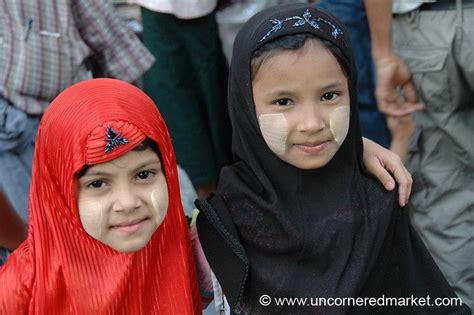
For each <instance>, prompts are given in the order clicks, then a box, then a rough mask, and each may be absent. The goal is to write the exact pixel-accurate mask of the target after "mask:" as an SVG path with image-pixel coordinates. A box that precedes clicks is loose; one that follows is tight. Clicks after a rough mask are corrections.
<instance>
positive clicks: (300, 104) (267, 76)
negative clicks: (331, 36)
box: [252, 39, 350, 169]
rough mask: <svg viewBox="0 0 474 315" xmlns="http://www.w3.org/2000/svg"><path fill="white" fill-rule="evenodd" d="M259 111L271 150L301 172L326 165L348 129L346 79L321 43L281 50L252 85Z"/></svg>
mask: <svg viewBox="0 0 474 315" xmlns="http://www.w3.org/2000/svg"><path fill="white" fill-rule="evenodd" d="M252 85H253V98H254V103H255V111H256V114H257V118H258V121H259V125H260V130H261V132H262V135H263V137H264V139H265V142H266V143H267V145H268V147H269V148H270V149H271V150H272V151H273V152H274V153H275V154H276V155H277V156H278V157H279V158H280V159H282V160H283V161H285V162H287V163H289V164H291V165H293V166H295V167H298V168H300V169H315V168H320V167H323V166H324V165H326V164H327V163H328V162H329V161H330V160H331V159H332V158H333V156H334V155H335V154H336V152H337V150H338V149H339V147H340V146H341V144H342V142H343V141H344V139H345V138H346V136H347V132H348V129H349V113H350V97H349V88H348V82H347V78H346V76H345V74H344V72H343V71H342V69H341V66H340V65H339V63H338V61H337V59H336V57H335V56H334V55H333V54H332V53H331V52H330V51H329V50H328V49H327V48H326V47H325V46H324V44H323V43H321V42H320V41H317V40H311V39H310V40H307V41H306V43H305V45H304V46H303V47H302V48H300V49H298V50H294V51H289V50H283V51H281V52H278V53H276V54H275V55H273V56H270V57H268V58H267V59H266V60H264V61H263V63H262V64H261V65H260V68H259V69H258V71H257V73H256V74H255V75H254V79H253V81H252Z"/></svg>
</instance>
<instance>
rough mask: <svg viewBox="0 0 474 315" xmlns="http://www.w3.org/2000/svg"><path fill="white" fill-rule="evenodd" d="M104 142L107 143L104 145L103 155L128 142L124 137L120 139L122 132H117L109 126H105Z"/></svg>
mask: <svg viewBox="0 0 474 315" xmlns="http://www.w3.org/2000/svg"><path fill="white" fill-rule="evenodd" d="M104 141H105V142H107V144H106V145H105V153H109V152H111V151H112V150H115V149H117V148H118V147H119V146H121V145H124V144H127V143H128V140H127V139H126V138H125V137H122V132H120V131H119V132H117V131H115V130H114V129H113V128H112V127H110V126H107V131H106V136H105V139H104Z"/></svg>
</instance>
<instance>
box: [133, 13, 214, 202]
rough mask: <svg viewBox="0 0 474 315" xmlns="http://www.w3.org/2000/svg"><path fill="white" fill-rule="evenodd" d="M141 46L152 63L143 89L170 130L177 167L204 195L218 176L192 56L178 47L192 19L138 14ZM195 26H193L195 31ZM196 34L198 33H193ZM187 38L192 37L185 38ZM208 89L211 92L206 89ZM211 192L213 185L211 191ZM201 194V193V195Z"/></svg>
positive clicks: (145, 76) (181, 46) (158, 14)
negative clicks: (153, 60)
mask: <svg viewBox="0 0 474 315" xmlns="http://www.w3.org/2000/svg"><path fill="white" fill-rule="evenodd" d="M142 19H143V41H144V43H145V46H146V47H147V48H148V49H149V50H150V51H151V53H152V54H153V55H154V56H155V58H156V62H155V64H154V65H153V66H152V68H151V69H150V70H149V71H148V72H147V73H145V75H144V90H145V92H146V93H147V94H148V95H149V96H150V97H151V98H152V99H153V100H154V101H155V103H156V104H157V106H158V108H159V110H160V112H161V114H162V115H163V118H164V119H165V121H166V124H167V126H168V128H169V130H170V134H171V139H172V141H173V146H174V149H175V152H176V157H177V160H178V164H179V165H180V166H181V167H182V168H183V169H184V170H185V171H186V172H187V174H188V175H189V177H190V178H191V181H192V182H193V185H194V186H195V188H196V189H197V190H198V192H199V189H200V188H201V187H204V188H205V191H207V190H208V189H207V188H208V186H209V185H211V184H212V182H213V181H215V179H216V178H217V176H218V171H219V170H218V169H217V167H216V165H217V161H216V156H215V154H214V148H213V141H212V137H211V136H210V134H209V128H208V118H207V115H206V111H205V105H203V104H202V102H201V100H200V96H199V93H198V92H197V91H196V88H195V84H196V82H195V81H196V80H197V79H198V78H197V75H196V74H195V73H194V70H193V67H192V64H191V60H190V58H191V55H190V54H189V52H188V51H187V49H186V47H185V46H184V45H183V44H182V38H181V33H182V32H183V31H182V30H181V29H182V28H184V27H185V25H186V24H188V23H190V22H191V23H193V21H195V20H200V19H193V20H180V19H178V18H176V17H175V16H173V15H170V14H162V13H157V12H152V11H149V10H147V9H144V8H143V9H142ZM198 26H199V24H198V23H196V28H197V27H198ZM193 31H194V32H196V33H199V32H200V30H199V29H193ZM189 36H192V34H189ZM208 89H210V90H213V89H215V87H214V86H209V87H208ZM212 187H213V186H212ZM200 197H203V193H202V192H201V196H200Z"/></svg>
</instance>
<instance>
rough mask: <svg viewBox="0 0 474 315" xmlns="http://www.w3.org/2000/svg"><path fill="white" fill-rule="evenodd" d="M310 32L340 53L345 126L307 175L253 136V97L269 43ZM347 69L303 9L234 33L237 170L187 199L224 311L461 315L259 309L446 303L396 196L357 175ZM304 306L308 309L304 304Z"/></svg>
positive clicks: (328, 19)
mask: <svg viewBox="0 0 474 315" xmlns="http://www.w3.org/2000/svg"><path fill="white" fill-rule="evenodd" d="M297 33H310V34H312V35H314V36H315V37H317V38H320V39H323V40H325V41H328V42H330V43H331V44H332V45H334V46H336V47H337V48H338V49H339V52H340V53H339V54H338V56H337V57H338V59H339V60H340V62H341V63H342V64H343V65H344V68H345V69H347V70H348V73H347V76H348V82H349V91H350V99H351V104H350V110H351V114H350V123H349V131H348V134H347V137H346V139H345V140H344V142H343V144H342V145H341V147H340V148H339V151H338V152H337V153H336V155H335V156H334V157H333V159H332V160H331V161H330V162H329V163H328V164H327V165H325V166H324V167H322V168H319V169H314V170H302V169H298V168H296V167H294V166H292V165H290V164H287V163H286V162H284V161H282V160H281V159H279V158H278V157H277V156H276V155H275V154H274V153H273V152H272V151H271V150H270V149H269V148H268V146H267V145H266V143H265V140H264V138H263V136H262V134H261V132H260V129H259V125H258V122H257V118H256V114H255V105H254V101H253V97H252V81H251V72H250V62H251V57H252V53H253V52H254V51H255V50H256V49H258V48H259V47H261V46H263V45H265V44H266V43H268V42H269V41H272V40H274V39H276V38H279V37H282V36H286V35H290V34H297ZM356 82H357V80H356V71H355V65H354V61H353V57H352V51H351V47H350V41H349V37H348V34H347V31H346V30H345V27H344V26H343V25H342V24H341V23H340V22H339V21H338V20H337V19H336V18H335V17H334V16H332V15H331V14H329V13H327V12H326V11H323V10H320V9H317V8H316V7H315V6H310V5H305V4H294V5H283V6H277V7H273V8H270V9H267V10H264V11H262V12H260V13H258V14H256V15H255V16H254V17H253V18H251V19H250V20H249V21H248V22H247V23H246V24H245V26H244V27H243V29H242V30H241V31H240V33H239V34H238V36H237V38H236V41H235V44H234V52H233V60H232V65H231V73H230V81H229V95H228V96H229V111H230V117H231V121H232V126H233V143H232V149H233V154H234V159H235V163H234V164H233V165H231V166H229V167H226V168H224V169H223V170H222V172H221V175H220V179H219V183H218V188H217V192H216V194H215V195H214V196H212V197H211V198H209V199H208V200H202V201H197V202H196V206H197V207H198V208H199V209H200V210H201V214H200V215H199V217H198V220H197V227H198V234H199V238H200V240H201V244H202V246H203V249H204V253H205V255H206V257H207V259H208V261H209V263H210V265H211V268H212V269H213V271H214V273H215V274H216V276H217V279H218V280H219V282H220V283H221V285H222V287H223V290H224V294H225V295H226V297H227V300H228V302H229V304H230V306H231V307H232V309H233V311H234V312H237V313H238V312H241V313H244V314H280V313H281V314H295V313H309V314H357V313H360V314H367V313H375V314H428V313H429V314H454V313H458V314H470V311H469V309H468V308H467V307H466V306H462V307H461V306H457V307H423V306H419V307H401V308H400V307H380V308H377V307H371V306H368V307H363V306H354V307H351V306H337V307H330V306H326V307H325V306H312V305H309V306H277V305H276V303H275V302H274V301H272V303H271V304H270V305H269V306H262V305H261V303H260V301H259V299H260V297H261V296H262V295H269V296H270V297H272V298H278V297H288V298H291V297H301V298H305V297H306V298H308V300H307V302H308V303H309V304H312V303H313V302H314V301H315V300H314V299H315V298H318V297H326V298H342V297H346V298H348V297H353V298H357V297H360V298H363V297H374V298H379V297H382V296H385V297H392V298H400V297H408V298H410V297H411V295H413V296H414V297H416V298H421V297H423V298H424V297H426V296H428V295H429V296H430V299H431V302H434V299H435V298H436V297H455V294H454V292H453V290H452V289H451V287H450V286H449V284H448V283H447V282H446V280H445V279H444V277H443V275H442V274H441V272H440V270H439V269H438V267H437V266H436V264H435V262H434V261H433V259H432V258H431V256H430V254H429V253H428V251H427V250H426V248H425V246H424V245H423V243H422V241H421V239H420V238H419V237H418V236H417V234H416V232H415V231H414V230H413V228H412V227H411V225H410V222H409V217H408V213H407V210H406V209H401V208H399V206H398V203H397V192H388V191H386V190H385V189H384V188H383V187H382V186H381V185H380V184H379V183H378V182H377V180H376V179H374V178H372V177H371V176H370V175H368V174H367V173H366V172H365V170H364V168H363V165H362V153H363V147H362V138H361V132H360V126H359V121H358V112H357V97H356V86H355V85H356ZM311 298H312V299H313V300H311Z"/></svg>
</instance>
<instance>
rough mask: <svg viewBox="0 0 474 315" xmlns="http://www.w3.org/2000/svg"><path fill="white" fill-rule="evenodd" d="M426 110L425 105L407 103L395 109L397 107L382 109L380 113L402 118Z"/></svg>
mask: <svg viewBox="0 0 474 315" xmlns="http://www.w3.org/2000/svg"><path fill="white" fill-rule="evenodd" d="M423 108H424V105H423V104H421V103H417V104H414V105H413V104H411V103H406V104H403V105H402V106H400V107H395V106H387V108H386V109H383V110H382V109H380V112H382V113H384V114H385V115H388V116H395V117H401V116H406V115H409V114H412V113H414V112H417V111H420V110H422V109H423Z"/></svg>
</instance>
